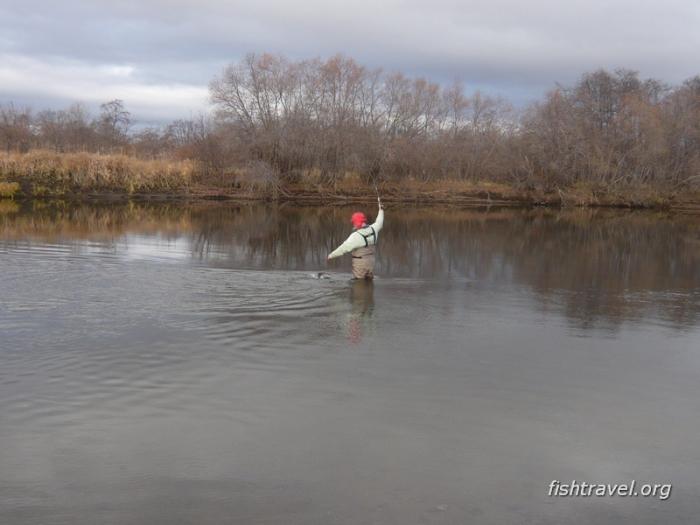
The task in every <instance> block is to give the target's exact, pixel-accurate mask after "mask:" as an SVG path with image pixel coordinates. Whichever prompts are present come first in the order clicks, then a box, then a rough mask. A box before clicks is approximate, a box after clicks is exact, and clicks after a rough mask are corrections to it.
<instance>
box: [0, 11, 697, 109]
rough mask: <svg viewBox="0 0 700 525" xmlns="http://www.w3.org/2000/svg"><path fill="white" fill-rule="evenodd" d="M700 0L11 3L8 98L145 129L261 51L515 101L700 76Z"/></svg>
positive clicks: (0, 77) (2, 20)
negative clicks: (616, 80)
mask: <svg viewBox="0 0 700 525" xmlns="http://www.w3.org/2000/svg"><path fill="white" fill-rule="evenodd" d="M698 50H700V1H698V0H665V1H663V2H662V1H654V2H651V1H647V0H609V1H600V0H530V1H528V2H525V1H522V0H481V1H473V0H430V1H428V0H422V1H419V0H401V1H399V0H386V1H380V0H372V1H370V0H342V1H338V0H310V1H303V0H296V1H284V0H254V1H246V2H243V1H238V0H228V1H221V0H167V1H166V0H110V1H106V0H61V1H60V2H50V1H48V0H43V1H38V0H21V1H20V0H0V103H7V102H9V101H13V102H15V103H16V104H18V105H28V106H31V107H34V108H45V107H51V108H60V107H65V106H67V105H69V104H70V103H72V102H76V101H81V102H84V103H86V104H87V105H88V106H89V107H93V108H95V107H97V106H98V105H99V103H100V102H103V101H107V100H111V99H114V98H120V99H122V100H124V102H125V104H126V106H127V109H129V110H130V111H131V113H132V115H133V117H134V118H135V119H136V120H137V121H139V122H142V123H160V122H165V121H168V120H172V119H175V118H188V117H191V116H194V115H197V114H199V113H201V112H206V111H207V110H208V109H209V103H208V91H207V85H208V83H209V81H210V80H211V79H212V77H214V76H215V75H217V74H218V73H219V72H220V71H221V69H222V68H223V67H224V66H225V65H226V64H228V63H231V62H235V61H237V60H239V59H240V58H241V57H243V56H244V55H245V54H247V53H249V52H256V53H260V52H272V53H282V54H284V55H286V56H287V57H289V58H291V59H304V58H314V57H322V58H323V57H328V56H331V55H334V54H336V53H342V54H344V55H346V56H349V57H352V58H354V59H355V60H357V61H358V62H360V63H361V64H364V65H366V66H369V67H372V68H375V67H382V68H383V69H385V70H388V71H402V72H404V73H407V74H409V75H412V76H425V77H428V78H430V79H431V80H434V81H437V82H441V83H450V82H453V81H455V80H459V81H461V82H463V83H464V84H465V86H466V89H467V91H472V90H475V89H480V90H482V91H484V92H487V93H489V94H493V95H500V96H503V97H505V98H507V99H509V100H511V101H512V102H514V103H515V105H516V106H517V105H524V104H527V103H528V102H530V101H532V100H535V99H537V98H539V97H541V96H542V95H543V94H544V93H545V92H546V91H547V90H549V89H551V88H552V87H554V86H555V83H561V84H565V85H566V84H571V83H572V82H575V81H576V79H577V78H579V77H580V75H581V74H582V73H584V72H586V71H592V70H595V69H597V68H600V67H604V68H608V69H616V68H627V69H634V70H636V71H639V72H640V74H641V75H642V76H644V77H653V78H658V79H660V80H663V81H665V82H668V83H671V84H676V83H680V82H681V81H683V80H684V79H686V78H689V77H692V76H695V75H698V74H700V60H698V56H700V55H699V54H698Z"/></svg>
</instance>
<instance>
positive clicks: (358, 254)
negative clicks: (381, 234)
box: [352, 226, 377, 259]
mask: <svg viewBox="0 0 700 525" xmlns="http://www.w3.org/2000/svg"><path fill="white" fill-rule="evenodd" d="M368 228H369V229H370V230H372V232H371V233H368V234H366V235H365V234H364V233H362V232H361V231H360V230H355V231H356V232H357V233H358V234H359V235H360V236H361V237H362V238H363V239H364V241H365V245H364V246H362V247H360V248H355V249H354V250H353V251H352V257H353V258H354V259H361V258H362V257H365V256H368V255H374V246H376V244H377V232H376V231H374V228H372V227H371V226H368ZM363 229H364V230H366V229H367V228H363ZM370 243H371V244H370Z"/></svg>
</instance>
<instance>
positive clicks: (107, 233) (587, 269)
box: [0, 202, 700, 328]
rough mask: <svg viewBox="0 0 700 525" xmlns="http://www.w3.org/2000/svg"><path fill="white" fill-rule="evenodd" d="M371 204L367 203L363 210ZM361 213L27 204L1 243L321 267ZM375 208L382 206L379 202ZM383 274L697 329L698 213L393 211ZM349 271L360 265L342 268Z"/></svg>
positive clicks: (0, 228) (607, 320)
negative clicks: (478, 286) (155, 239)
mask: <svg viewBox="0 0 700 525" xmlns="http://www.w3.org/2000/svg"><path fill="white" fill-rule="evenodd" d="M360 208H361V207H360ZM351 211H352V209H351V208H347V207H333V208H319V207H298V206H292V205H282V206H277V207H275V206H262V205H233V204H226V203H224V204H220V203H198V204H192V203H190V204H186V203H159V204H151V203H142V204H134V203H121V204H108V205H104V204H102V205H97V204H84V205H80V206H75V205H67V204H62V203H60V202H54V203H50V204H46V203H39V202H34V203H24V204H22V205H21V207H20V210H19V211H18V210H17V208H16V206H13V208H12V213H0V238H1V239H26V238H40V239H44V240H56V239H60V240H61V242H70V241H71V240H74V241H76V245H77V246H76V249H80V244H81V243H80V241H79V240H81V239H91V240H95V239H97V240H100V239H107V240H110V239H114V238H116V237H121V236H124V235H125V234H127V233H139V234H146V235H158V236H160V237H162V238H166V239H187V240H188V241H189V246H190V249H191V251H192V255H193V257H197V258H203V259H207V260H208V262H209V264H215V265H221V266H225V267H231V268H243V267H249V268H250V267H252V268H265V269H268V268H276V269H284V270H318V269H320V268H323V267H325V264H326V263H325V258H326V255H327V253H328V252H329V251H330V250H331V249H332V248H333V247H334V246H336V245H337V244H339V243H340V242H341V241H342V240H343V239H345V237H346V236H347V234H348V232H349V228H350V225H349V223H348V219H349V216H350V212H351ZM367 211H372V209H369V210H367ZM386 225H387V226H386V228H385V230H384V231H382V233H381V240H380V247H379V251H380V256H379V257H378V261H377V274H378V275H382V276H394V277H396V276H401V277H413V278H428V279H449V278H452V277H466V278H471V279H477V280H479V281H482V282H487V283H491V284H492V285H494V286H500V285H501V284H516V285H521V286H527V287H529V288H530V289H531V290H533V291H534V294H535V297H536V298H537V300H538V303H539V304H540V307H541V308H543V309H546V308H556V309H560V310H561V311H563V313H564V314H565V315H566V316H567V317H568V318H569V319H570V320H571V321H572V322H573V323H575V324H577V325H579V326H581V327H584V328H585V327H589V326H607V327H611V328H614V327H615V326H618V325H619V324H620V323H621V322H622V321H623V320H625V319H634V318H639V317H643V316H645V315H648V313H649V312H652V311H653V312H656V315H659V316H662V317H663V318H664V319H666V320H668V321H670V322H671V323H673V324H675V325H676V326H677V327H683V326H690V325H694V324H695V323H696V322H697V321H698V320H699V317H700V301H699V300H698V296H697V295H693V294H694V293H695V291H696V290H697V289H698V288H699V285H700V274H699V273H698V270H697V268H699V267H700V265H699V264H698V263H700V240H699V239H700V225H699V224H698V222H697V220H696V219H695V218H694V217H692V216H683V215H669V214H660V213H653V214H652V213H640V212H633V213H630V212H623V211H602V210H599V211H595V210H574V211H552V210H544V211H543V210H508V211H495V212H494V211H492V212H478V211H470V210H452V209H440V208H428V209H410V208H406V209H403V210H391V209H390V210H388V212H387V222H386ZM332 268H333V269H341V268H342V269H347V271H349V261H347V260H343V261H340V262H338V263H334V264H333V266H332Z"/></svg>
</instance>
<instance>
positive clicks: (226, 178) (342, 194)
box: [0, 150, 700, 211]
mask: <svg viewBox="0 0 700 525" xmlns="http://www.w3.org/2000/svg"><path fill="white" fill-rule="evenodd" d="M380 178H381V177H380ZM379 191H380V193H381V196H382V199H383V200H384V201H385V202H387V203H392V202H394V203H416V204H431V203H434V204H449V205H455V206H518V207H520V206H552V207H568V206H575V207H576V206H578V207H627V208H658V209H667V208H680V209H689V210H697V211H700V192H698V191H697V190H695V191H691V190H689V189H688V188H657V187H651V186H645V185H639V186H634V187H631V186H616V187H606V186H602V185H599V186H596V185H594V184H590V183H587V184H576V185H573V186H571V187H565V188H560V187H555V188H532V187H520V186H518V185H515V184H508V183H503V182H493V181H457V180H450V179H437V180H431V181H419V180H414V179H407V180H400V181H380V182H379ZM2 198H4V199H24V198H61V199H68V200H88V199H112V200H121V199H127V198H129V199H145V200H152V199H156V200H166V199H186V200H199V199H202V200H241V201H243V200H247V201H248V200H267V201H281V202H285V201H292V202H299V203H309V204H327V203H338V204H342V203H351V202H371V201H374V200H375V198H376V194H375V191H374V187H373V185H372V184H371V183H368V182H367V181H366V180H364V179H363V178H362V177H361V176H360V175H358V174H355V173H347V174H345V175H344V176H341V177H336V180H334V181H333V183H329V182H327V181H324V180H323V178H322V177H321V176H320V174H319V173H314V172H308V173H305V174H302V175H300V176H296V177H295V178H294V179H293V180H287V179H285V178H284V177H270V176H265V177H260V175H259V174H257V173H255V172H253V171H251V170H248V169H246V168H241V169H237V170H229V171H227V172H226V173H224V174H220V175H214V176H211V175H209V176H204V175H203V174H202V172H201V170H200V169H199V167H198V164H197V163H196V162H194V161H191V160H165V159H151V160H144V159H139V158H136V157H132V156H127V155H101V154H92V153H55V152H50V151H43V150H42V151H31V152H29V153H23V154H19V153H2V154H0V199H2Z"/></svg>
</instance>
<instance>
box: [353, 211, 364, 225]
mask: <svg viewBox="0 0 700 525" xmlns="http://www.w3.org/2000/svg"><path fill="white" fill-rule="evenodd" d="M350 222H352V225H353V226H354V227H355V228H356V229H358V228H362V225H363V224H365V223H366V222H367V216H366V215H365V214H364V213H362V212H361V211H356V212H355V213H353V214H352V217H351V218H350Z"/></svg>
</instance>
